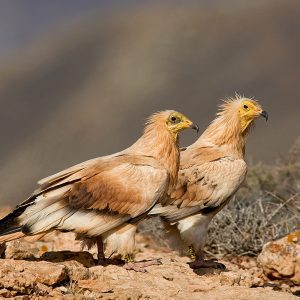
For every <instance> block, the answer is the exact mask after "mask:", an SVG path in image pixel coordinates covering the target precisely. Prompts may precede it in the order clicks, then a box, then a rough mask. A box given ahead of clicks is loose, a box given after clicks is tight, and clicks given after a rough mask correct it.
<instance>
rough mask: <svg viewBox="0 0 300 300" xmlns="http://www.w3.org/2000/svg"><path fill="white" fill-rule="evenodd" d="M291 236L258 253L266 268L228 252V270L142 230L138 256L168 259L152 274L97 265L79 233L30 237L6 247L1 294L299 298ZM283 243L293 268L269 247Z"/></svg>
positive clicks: (0, 251)
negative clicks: (199, 263)
mask: <svg viewBox="0 0 300 300" xmlns="http://www.w3.org/2000/svg"><path fill="white" fill-rule="evenodd" d="M286 239H289V240H290V241H289V242H290V244H289V245H288V247H286V246H283V245H282V244H283V242H282V241H280V242H279V246H278V244H276V245H275V246H274V243H273V244H270V245H269V246H266V247H265V248H266V249H265V252H264V253H263V254H261V255H260V257H259V259H258V261H259V263H260V264H261V265H263V267H261V266H260V265H259V264H258V262H257V260H256V259H255V258H251V257H231V258H229V257H228V258H225V259H223V260H221V262H222V263H224V264H225V265H226V268H227V269H226V270H225V271H216V270H212V269H202V270H194V271H193V270H192V269H190V268H189V265H188V264H187V262H188V261H189V259H188V258H187V257H181V256H179V255H178V254H177V253H176V252H173V251H171V250H169V249H167V248H164V247H159V246H157V245H156V242H155V240H153V239H151V238H149V237H147V236H143V235H138V237H137V246H138V247H137V248H138V252H137V255H136V259H137V260H144V259H155V258H160V259H161V262H162V264H161V265H158V266H151V267H148V268H147V270H148V272H147V273H137V272H135V271H127V270H125V269H124V268H123V267H122V265H109V266H106V267H103V266H97V265H96V263H95V260H94V257H95V249H92V250H91V251H90V252H86V251H81V249H80V243H79V242H78V241H74V236H73V234H71V233H63V234H59V233H51V234H48V235H47V236H44V237H41V238H40V239H39V240H33V239H32V238H25V239H22V240H19V241H13V242H9V243H7V244H6V245H5V246H2V247H1V249H0V254H1V257H2V259H0V296H1V297H2V298H14V299H47V298H51V299H98V298H102V299H202V298H203V299H222V300H223V299H259V300H262V299H297V295H298V296H299V295H300V287H299V286H297V283H298V284H299V283H300V280H299V277H297V276H298V275H299V271H300V270H299V266H300V263H299V262H300V261H299V260H298V259H299V253H300V252H297V253H296V251H298V250H299V248H297V247H299V243H298V236H297V234H294V235H292V236H290V237H287V238H286ZM280 243H281V244H280ZM276 247H277V248H276ZM278 247H279V248H280V247H281V250H282V249H284V251H285V252H284V253H285V255H286V256H285V257H284V258H283V262H284V265H285V266H286V268H283V267H282V266H281V269H280V267H278V266H276V263H275V262H274V261H273V259H275V260H276V262H278V263H277V265H278V264H279V260H280V259H281V258H278V255H277V254H278V251H277V252H276V253H273V254H272V253H271V254H268V253H267V251H269V252H270V251H271V252H272V251H273V250H276V249H277V250H278V249H279V248H278ZM291 249H292V251H294V252H292V256H291V255H289V254H290V253H291V252H289V251H290V250H291ZM279 250H280V249H279ZM93 255H94V257H93ZM297 255H298V256H297ZM272 266H273V267H272ZM266 274H267V275H268V276H269V278H268V277H267V276H266ZM298 280H299V281H298Z"/></svg>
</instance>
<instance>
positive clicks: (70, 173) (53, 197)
mask: <svg viewBox="0 0 300 300" xmlns="http://www.w3.org/2000/svg"><path fill="white" fill-rule="evenodd" d="M260 116H262V117H264V118H265V119H267V118H268V114H267V112H266V111H264V110H263V109H262V108H261V106H260V105H259V103H258V102H257V101H256V100H253V99H247V98H244V97H240V96H237V97H236V98H234V99H231V98H230V99H227V100H226V101H224V103H223V104H222V105H221V106H220V109H219V111H218V113H217V115H216V118H215V119H214V120H213V121H212V122H211V124H210V125H209V126H208V127H207V129H206V130H205V131H204V132H203V133H202V135H201V136H200V137H199V138H198V140H197V141H196V142H195V143H193V144H192V145H190V146H188V147H186V148H184V149H179V133H180V132H181V131H182V130H184V129H186V128H192V129H195V130H197V131H198V130H199V129H198V126H197V125H196V124H194V123H193V122H192V121H190V120H189V119H188V118H187V117H186V116H184V115H183V114H181V113H179V112H176V111H172V110H167V111H162V112H158V113H155V114H153V115H152V116H150V117H149V119H148V121H147V123H146V126H145V129H144V133H143V135H142V136H141V137H140V138H139V139H138V140H137V141H136V142H135V143H134V144H133V145H132V146H130V147H129V148H127V149H125V150H123V151H121V152H118V153H115V154H112V155H108V156H103V157H99V158H95V159H91V160H88V161H86V162H83V163H81V164H78V165H75V166H73V167H71V168H69V169H66V170H64V171H61V172H59V173H57V174H55V175H52V176H49V177H47V178H44V179H42V180H40V181H39V182H38V184H39V188H38V189H37V190H36V191H35V192H34V193H33V194H32V195H31V196H30V197H29V198H28V199H27V200H25V201H24V202H22V203H21V204H19V205H18V206H17V207H16V208H15V210H14V211H13V212H11V213H10V214H9V215H7V216H6V217H4V218H3V219H2V220H1V221H0V243H3V242H7V241H12V240H15V239H18V238H21V237H24V236H28V235H39V236H41V235H43V234H46V233H48V232H50V231H53V230H58V231H63V232H65V231H71V232H74V233H76V236H77V238H78V239H80V240H83V244H85V245H89V246H92V245H94V244H96V245H97V247H98V263H99V264H107V263H109V259H106V258H105V254H104V251H105V253H106V254H107V255H110V254H112V253H118V254H119V255H121V256H122V257H123V259H124V260H125V264H124V267H125V268H127V269H130V270H135V271H145V269H144V268H145V267H146V266H149V265H151V264H158V263H159V262H158V261H153V260H152V261H143V262H135V261H134V256H133V253H134V247H135V233H136V229H137V224H138V222H139V221H140V220H142V219H144V218H149V217H151V216H160V217H161V219H162V221H163V223H164V224H165V230H166V232H167V234H169V235H170V239H172V240H173V241H174V240H176V241H177V244H178V246H182V243H184V244H185V245H186V247H188V250H189V254H190V256H191V259H192V262H191V263H190V266H191V268H201V267H215V268H224V267H225V266H224V265H222V264H221V263H218V262H216V261H212V260H205V257H204V254H203V247H204V245H205V240H206V236H207V229H208V225H209V223H210V222H211V220H212V218H213V217H214V216H215V215H216V214H217V213H218V212H219V211H220V210H221V209H222V208H223V207H224V206H225V205H226V204H227V203H228V202H229V201H230V199H231V198H232V197H233V195H234V194H235V192H236V191H237V189H238V188H239V187H240V185H241V184H242V182H243V181H244V179H245V176H246V173H247V164H246V162H245V160H244V154H245V143H246V137H247V135H248V133H249V131H250V128H251V127H252V125H253V123H254V120H255V119H256V118H258V117H260ZM173 244H174V243H173ZM180 244H181V245H180Z"/></svg>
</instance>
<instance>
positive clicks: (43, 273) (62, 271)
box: [0, 259, 67, 293]
mask: <svg viewBox="0 0 300 300" xmlns="http://www.w3.org/2000/svg"><path fill="white" fill-rule="evenodd" d="M66 278H67V270H66V267H65V266H63V265H58V264H57V265H55V264H51V263H49V262H43V261H42V262H31V261H24V260H12V259H5V260H0V288H2V289H9V290H17V291H18V292H21V293H24V292H26V293H27V292H28V291H32V290H34V291H35V292H37V291H38V290H45V286H51V285H54V284H58V283H60V282H62V281H63V280H65V279H66Z"/></svg>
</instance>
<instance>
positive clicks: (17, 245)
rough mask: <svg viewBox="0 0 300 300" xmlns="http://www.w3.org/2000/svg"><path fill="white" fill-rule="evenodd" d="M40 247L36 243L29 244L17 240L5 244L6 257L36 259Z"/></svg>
mask: <svg viewBox="0 0 300 300" xmlns="http://www.w3.org/2000/svg"><path fill="white" fill-rule="evenodd" d="M38 252H39V250H38V248H36V247H34V244H29V243H26V242H24V241H22V240H21V241H20V240H16V241H11V242H7V243H6V244H5V253H4V257H5V258H8V259H10V258H13V259H29V260H31V259H34V258H37V257H38Z"/></svg>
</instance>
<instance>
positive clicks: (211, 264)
mask: <svg viewBox="0 0 300 300" xmlns="http://www.w3.org/2000/svg"><path fill="white" fill-rule="evenodd" d="M188 264H189V265H190V268H191V269H200V268H213V269H219V270H226V266H225V265H224V264H222V263H219V262H217V261H215V260H204V259H201V260H199V259H198V260H195V261H193V262H189V263H188Z"/></svg>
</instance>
